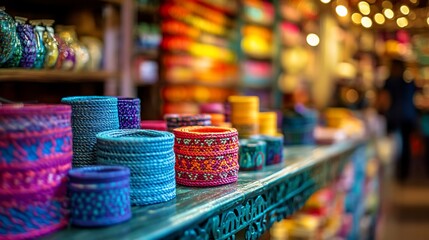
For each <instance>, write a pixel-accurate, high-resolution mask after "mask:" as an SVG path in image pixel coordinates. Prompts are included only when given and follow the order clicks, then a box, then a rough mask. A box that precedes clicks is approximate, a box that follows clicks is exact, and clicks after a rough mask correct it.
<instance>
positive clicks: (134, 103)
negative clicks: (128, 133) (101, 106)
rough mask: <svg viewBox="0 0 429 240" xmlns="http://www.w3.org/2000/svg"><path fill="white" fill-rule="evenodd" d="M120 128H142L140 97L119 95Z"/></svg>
mask: <svg viewBox="0 0 429 240" xmlns="http://www.w3.org/2000/svg"><path fill="white" fill-rule="evenodd" d="M118 117H119V128H120V129H134V128H137V129H138V128H140V99H139V98H125V97H118Z"/></svg>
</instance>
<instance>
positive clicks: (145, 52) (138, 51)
mask: <svg viewBox="0 0 429 240" xmlns="http://www.w3.org/2000/svg"><path fill="white" fill-rule="evenodd" d="M134 54H135V55H139V56H144V57H148V58H153V59H155V58H158V56H159V50H158V49H145V48H139V47H136V48H135V50H134Z"/></svg>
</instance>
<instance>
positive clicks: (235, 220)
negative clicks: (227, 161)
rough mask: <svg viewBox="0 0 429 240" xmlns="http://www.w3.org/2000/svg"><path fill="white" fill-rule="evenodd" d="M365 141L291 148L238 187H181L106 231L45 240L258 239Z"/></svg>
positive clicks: (69, 232)
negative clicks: (282, 160) (276, 162)
mask: <svg viewBox="0 0 429 240" xmlns="http://www.w3.org/2000/svg"><path fill="white" fill-rule="evenodd" d="M364 145H365V142H364V141H362V142H343V143H339V144H335V145H330V146H314V147H288V148H286V149H285V152H286V161H285V163H283V164H280V165H274V166H269V167H266V168H265V170H264V171H261V172H240V173H239V180H238V182H237V183H234V184H229V185H225V186H221V187H215V188H190V187H183V186H178V187H177V198H176V199H174V200H172V201H169V202H167V203H162V204H156V205H151V206H145V207H134V208H133V218H132V219H131V220H130V221H128V222H126V223H122V224H119V225H115V226H112V227H108V228H97V229H82V228H76V227H70V228H68V229H66V230H63V231H60V232H58V233H56V234H54V235H51V236H49V237H48V238H47V239H61V240H65V239H76V240H96V239H100V240H108V239H112V240H113V239H114V240H119V239H168V238H182V239H196V238H197V237H198V238H200V239H213V238H215V239H231V238H232V239H234V238H235V234H236V233H238V232H240V231H241V230H244V231H241V232H240V234H241V233H243V234H244V235H245V237H246V239H256V238H258V237H259V236H260V235H261V234H263V233H264V231H265V230H267V229H269V227H270V226H271V225H272V224H273V223H274V222H275V221H279V220H281V219H283V218H284V217H286V216H289V215H291V214H292V213H294V212H295V211H297V210H298V209H299V208H300V207H302V206H303V204H304V203H305V200H306V199H307V198H308V197H309V196H310V195H311V194H312V193H313V192H314V191H315V190H317V189H318V188H320V187H322V186H323V185H325V184H326V183H327V182H329V181H331V180H332V179H333V178H335V177H337V176H338V174H339V172H340V171H341V169H342V167H343V166H344V164H345V163H346V162H347V161H348V160H349V159H350V155H351V154H352V153H353V152H354V151H356V150H357V149H358V148H360V147H363V146H364Z"/></svg>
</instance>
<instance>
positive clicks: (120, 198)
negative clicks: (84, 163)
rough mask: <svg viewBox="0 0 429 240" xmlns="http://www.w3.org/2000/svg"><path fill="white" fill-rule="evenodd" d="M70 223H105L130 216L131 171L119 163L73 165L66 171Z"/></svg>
mask: <svg viewBox="0 0 429 240" xmlns="http://www.w3.org/2000/svg"><path fill="white" fill-rule="evenodd" d="M69 178H70V187H69V188H70V204H71V214H72V218H71V223H72V224H74V225H78V226H84V227H99V226H108V225H112V224H116V223H120V222H123V221H126V220H128V219H130V218H131V203H130V170H129V169H128V168H126V167H119V166H93V167H83V168H75V169H72V170H71V171H70V172H69Z"/></svg>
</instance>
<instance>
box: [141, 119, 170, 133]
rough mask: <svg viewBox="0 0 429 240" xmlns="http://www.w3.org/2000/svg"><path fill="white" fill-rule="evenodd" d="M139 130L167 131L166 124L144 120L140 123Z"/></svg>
mask: <svg viewBox="0 0 429 240" xmlns="http://www.w3.org/2000/svg"><path fill="white" fill-rule="evenodd" d="M140 128H141V129H148V130H158V131H167V122H165V121H156V120H153V121H152V120H145V121H141V122H140Z"/></svg>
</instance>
